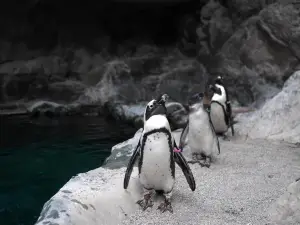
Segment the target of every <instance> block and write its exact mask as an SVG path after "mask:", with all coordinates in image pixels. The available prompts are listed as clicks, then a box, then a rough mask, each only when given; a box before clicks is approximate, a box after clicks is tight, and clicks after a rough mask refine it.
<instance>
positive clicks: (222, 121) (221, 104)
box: [210, 76, 234, 136]
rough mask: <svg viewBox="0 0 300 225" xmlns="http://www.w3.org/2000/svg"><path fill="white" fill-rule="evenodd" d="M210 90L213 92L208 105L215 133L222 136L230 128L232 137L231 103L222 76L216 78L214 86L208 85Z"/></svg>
mask: <svg viewBox="0 0 300 225" xmlns="http://www.w3.org/2000/svg"><path fill="white" fill-rule="evenodd" d="M210 90H211V91H213V92H214V95H213V97H212V99H211V103H210V115H211V120H212V123H213V125H214V128H215V130H216V133H217V134H220V135H223V136H224V135H225V133H226V132H227V130H228V128H229V127H231V133H232V136H234V128H233V122H232V111H231V103H230V101H229V97H228V92H227V89H226V87H225V86H224V84H223V77H222V76H218V77H217V78H216V80H215V84H214V85H210Z"/></svg>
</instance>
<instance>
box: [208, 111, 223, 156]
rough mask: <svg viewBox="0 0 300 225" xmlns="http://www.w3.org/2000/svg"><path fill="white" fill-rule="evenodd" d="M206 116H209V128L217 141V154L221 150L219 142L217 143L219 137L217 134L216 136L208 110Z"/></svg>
mask: <svg viewBox="0 0 300 225" xmlns="http://www.w3.org/2000/svg"><path fill="white" fill-rule="evenodd" d="M208 117H209V124H210V127H211V130H212V132H213V135H214V137H215V139H216V141H217V147H218V151H219V154H220V153H221V151H220V143H219V139H218V136H217V134H216V130H215V127H214V125H213V123H212V121H211V117H210V113H209V112H208Z"/></svg>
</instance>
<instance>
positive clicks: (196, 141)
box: [188, 109, 214, 152]
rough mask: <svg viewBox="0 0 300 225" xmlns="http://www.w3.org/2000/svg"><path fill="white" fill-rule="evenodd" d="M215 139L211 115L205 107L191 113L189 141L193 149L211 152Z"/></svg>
mask: <svg viewBox="0 0 300 225" xmlns="http://www.w3.org/2000/svg"><path fill="white" fill-rule="evenodd" d="M213 141H214V134H213V133H212V130H211V125H210V122H209V117H208V114H207V112H205V111H204V110H203V109H201V110H198V111H197V112H194V113H192V114H190V117H189V132H188V142H189V146H190V148H191V150H192V151H193V152H195V151H199V150H201V151H205V152H210V151H211V147H212V145H213Z"/></svg>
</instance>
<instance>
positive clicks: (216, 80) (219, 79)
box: [215, 75, 223, 85]
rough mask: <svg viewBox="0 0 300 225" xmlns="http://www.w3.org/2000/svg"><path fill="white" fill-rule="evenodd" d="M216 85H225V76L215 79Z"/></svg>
mask: <svg viewBox="0 0 300 225" xmlns="http://www.w3.org/2000/svg"><path fill="white" fill-rule="evenodd" d="M215 83H216V84H219V85H223V76H221V75H219V76H217V78H216V79H215Z"/></svg>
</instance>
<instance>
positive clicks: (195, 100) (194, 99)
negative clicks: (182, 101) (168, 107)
mask: <svg viewBox="0 0 300 225" xmlns="http://www.w3.org/2000/svg"><path fill="white" fill-rule="evenodd" d="M203 97H204V93H202V92H200V93H196V94H194V95H192V96H191V97H189V99H188V103H189V106H190V107H191V106H193V105H195V104H202V103H203Z"/></svg>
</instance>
